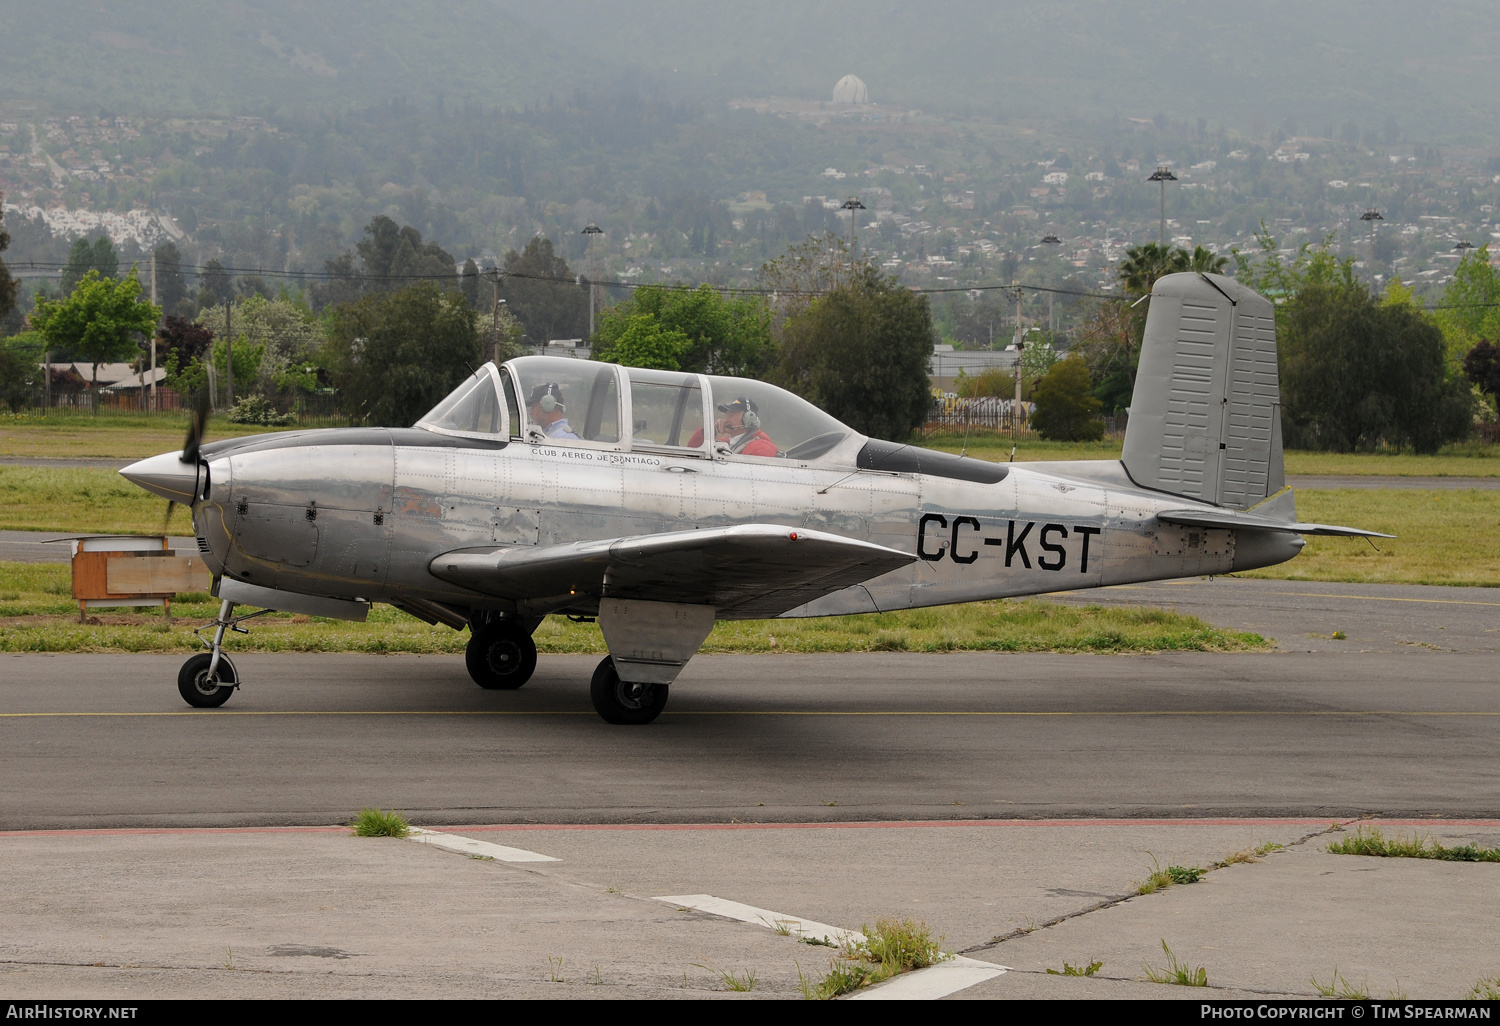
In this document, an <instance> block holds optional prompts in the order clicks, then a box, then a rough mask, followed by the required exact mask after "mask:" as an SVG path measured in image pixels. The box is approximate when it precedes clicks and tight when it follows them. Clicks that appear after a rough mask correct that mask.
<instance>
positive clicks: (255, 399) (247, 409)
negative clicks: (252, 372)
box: [229, 395, 297, 427]
mask: <svg viewBox="0 0 1500 1026" xmlns="http://www.w3.org/2000/svg"><path fill="white" fill-rule="evenodd" d="M296 420H297V418H296V417H295V416H293V415H292V414H290V413H277V412H276V407H274V406H272V405H271V404H270V403H269V402H267V401H266V400H265V398H264V397H263V396H258V395H247V396H245V398H243V399H241V400H240V401H239V402H237V403H235V404H234V409H232V410H230V411H229V423H231V424H262V425H265V426H266V427H286V426H287V425H288V424H292V423H295V422H296Z"/></svg>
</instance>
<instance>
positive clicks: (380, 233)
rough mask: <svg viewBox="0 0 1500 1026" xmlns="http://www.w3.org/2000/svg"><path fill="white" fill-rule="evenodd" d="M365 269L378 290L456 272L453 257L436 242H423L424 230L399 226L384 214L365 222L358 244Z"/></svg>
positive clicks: (371, 285) (369, 282)
mask: <svg viewBox="0 0 1500 1026" xmlns="http://www.w3.org/2000/svg"><path fill="white" fill-rule="evenodd" d="M354 248H355V249H356V250H357V251H358V252H359V259H360V262H361V264H363V268H364V278H365V282H366V284H367V286H368V287H369V288H371V289H374V290H377V291H385V292H398V291H400V290H401V289H404V288H406V287H407V286H409V285H411V284H412V282H413V281H415V280H418V279H421V278H425V277H430V278H435V279H441V278H442V277H443V276H445V275H454V274H455V267H456V262H455V261H454V259H453V256H452V255H451V254H450V253H449V252H448V251H447V250H445V249H443V247H441V246H439V245H438V244H437V243H436V242H423V241H422V233H421V232H419V231H417V230H416V229H415V228H413V227H412V226H411V225H405V226H404V227H397V225H396V222H395V221H392V220H391V219H390V218H389V217H386V216H385V215H384V214H379V215H377V216H375V217H374V218H371V220H370V223H369V224H367V225H365V237H364V238H363V239H361V240H359V242H358V243H356V244H355V247H354Z"/></svg>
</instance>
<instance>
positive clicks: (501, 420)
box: [416, 356, 855, 461]
mask: <svg viewBox="0 0 1500 1026" xmlns="http://www.w3.org/2000/svg"><path fill="white" fill-rule="evenodd" d="M416 426H417V427H420V428H426V429H427V430H429V431H435V432H438V433H440V434H453V435H464V436H476V437H483V438H497V437H498V438H506V437H509V438H513V439H523V440H526V441H530V442H532V443H546V444H554V443H555V444H561V445H578V446H584V447H589V448H605V449H615V450H620V449H632V450H636V451H651V452H669V453H679V454H681V455H684V456H700V457H708V456H719V457H733V458H743V459H753V460H764V459H794V460H801V461H808V460H815V459H818V458H820V457H822V456H824V455H826V454H828V453H829V452H830V451H831V450H833V449H834V447H835V446H837V445H838V444H839V443H840V442H843V441H844V440H845V439H847V438H850V437H853V436H854V435H855V432H854V431H852V430H851V429H850V428H849V427H847V426H846V425H844V424H841V423H839V422H838V421H837V420H835V419H834V418H833V417H831V416H829V415H828V414H826V413H824V412H823V411H822V410H820V409H818V408H817V407H816V406H814V405H813V404H812V403H810V402H808V401H807V400H806V399H803V398H801V397H800V396H797V395H793V394H792V393H791V392H788V391H786V390H785V389H783V388H778V387H776V386H775V385H771V384H767V383H766V382H764V381H754V380H751V379H749V378H730V377H722V376H718V375H709V374H689V373H686V372H682V371H660V370H642V369H637V368H633V367H620V366H617V365H615V364H610V363H597V362H594V361H591V360H578V359H569V358H566V357H549V356H523V357H519V358H517V359H515V360H510V361H508V362H507V363H506V364H505V365H504V366H503V367H496V366H495V365H494V364H492V363H490V364H485V366H484V367H482V368H480V369H479V371H477V372H476V373H475V374H474V375H472V376H470V377H468V378H466V379H465V380H464V381H463V382H462V383H461V384H460V385H459V386H458V387H457V388H455V389H454V390H453V391H452V392H451V393H449V394H448V396H447V397H446V398H445V399H443V401H442V402H440V403H438V404H437V405H436V406H434V407H433V408H432V410H431V411H430V412H429V413H428V414H427V415H426V416H424V417H423V418H422V419H421V420H419V421H417V425H416ZM773 449H774V454H773V453H772V450H773Z"/></svg>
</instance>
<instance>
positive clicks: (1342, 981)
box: [1311, 966, 1370, 1001]
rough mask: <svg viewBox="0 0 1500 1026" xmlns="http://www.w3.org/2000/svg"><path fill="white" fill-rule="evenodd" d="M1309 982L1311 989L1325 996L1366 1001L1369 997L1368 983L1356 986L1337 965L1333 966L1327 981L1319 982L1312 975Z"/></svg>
mask: <svg viewBox="0 0 1500 1026" xmlns="http://www.w3.org/2000/svg"><path fill="white" fill-rule="evenodd" d="M1311 983H1312V985H1313V989H1314V990H1316V991H1317V992H1318V993H1319V994H1322V995H1323V996H1324V997H1326V998H1342V999H1343V1000H1345V1001H1368V1000H1369V999H1370V985H1369V984H1368V983H1365V984H1362V985H1360V986H1358V987H1356V986H1355V985H1354V984H1352V983H1350V982H1349V980H1348V978H1347V977H1345V976H1344V975H1343V974H1342V973H1340V972H1339V967H1338V966H1334V967H1333V978H1332V979H1330V980H1329V981H1328V982H1327V983H1319V982H1318V978H1317V977H1316V976H1314V977H1312V980H1311Z"/></svg>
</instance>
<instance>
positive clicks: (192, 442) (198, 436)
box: [181, 391, 209, 464]
mask: <svg viewBox="0 0 1500 1026" xmlns="http://www.w3.org/2000/svg"><path fill="white" fill-rule="evenodd" d="M208 413H209V410H208V392H206V391H203V392H199V393H198V405H197V406H196V407H194V408H193V419H192V421H191V422H190V423H189V424H188V433H187V438H186V439H184V440H183V443H182V457H181V459H182V462H184V463H192V464H196V463H197V462H198V448H199V446H200V445H202V444H203V432H204V430H205V429H206V428H207V427H208Z"/></svg>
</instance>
